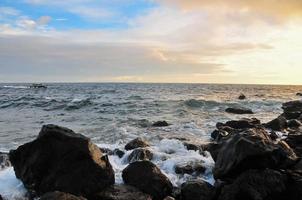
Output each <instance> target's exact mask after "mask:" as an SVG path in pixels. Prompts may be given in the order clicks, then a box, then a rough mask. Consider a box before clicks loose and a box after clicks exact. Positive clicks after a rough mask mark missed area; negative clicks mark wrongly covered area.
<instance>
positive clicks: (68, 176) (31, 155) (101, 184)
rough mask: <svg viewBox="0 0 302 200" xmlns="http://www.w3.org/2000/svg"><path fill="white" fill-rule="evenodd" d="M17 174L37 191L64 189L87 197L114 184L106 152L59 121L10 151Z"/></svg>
mask: <svg viewBox="0 0 302 200" xmlns="http://www.w3.org/2000/svg"><path fill="white" fill-rule="evenodd" d="M9 157H10V160H11V163H12V165H13V167H14V170H15V173H16V177H17V178H18V179H21V180H22V182H23V183H24V185H25V187H26V188H27V189H28V190H29V191H32V192H36V194H37V195H41V194H44V193H46V192H51V191H62V192H66V193H71V194H74V195H78V196H84V197H87V196H89V195H90V194H92V193H94V192H96V191H101V190H102V189H104V188H105V187H107V186H110V185H112V184H114V171H113V169H112V167H111V165H110V163H109V160H108V158H107V156H103V155H102V153H101V151H100V150H99V148H98V147H97V146H96V145H94V144H93V143H92V142H91V141H90V139H89V138H87V137H85V136H83V135H81V134H76V133H74V132H73V131H72V130H70V129H67V128H64V127H59V126H56V125H45V126H43V127H42V129H41V131H40V133H39V136H38V137H37V139H35V140H34V141H32V142H29V143H27V144H24V145H22V146H20V147H18V148H17V150H12V151H10V153H9Z"/></svg>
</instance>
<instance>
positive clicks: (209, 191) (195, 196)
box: [181, 180, 243, 200]
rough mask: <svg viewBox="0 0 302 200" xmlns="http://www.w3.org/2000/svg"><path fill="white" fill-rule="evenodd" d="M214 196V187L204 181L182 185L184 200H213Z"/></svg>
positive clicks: (182, 197)
mask: <svg viewBox="0 0 302 200" xmlns="http://www.w3.org/2000/svg"><path fill="white" fill-rule="evenodd" d="M214 195H215V189H214V187H213V186H212V185H210V184H209V183H207V182H205V181H202V180H196V181H188V182H186V183H183V184H182V185H181V199H182V200H212V199H213V198H214ZM242 200H243V199H242Z"/></svg>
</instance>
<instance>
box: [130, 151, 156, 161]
mask: <svg viewBox="0 0 302 200" xmlns="http://www.w3.org/2000/svg"><path fill="white" fill-rule="evenodd" d="M152 158H153V153H152V152H151V151H150V150H148V149H144V148H137V149H134V150H133V151H132V153H131V154H130V155H129V157H128V161H129V162H130V163H131V162H135V161H140V160H152Z"/></svg>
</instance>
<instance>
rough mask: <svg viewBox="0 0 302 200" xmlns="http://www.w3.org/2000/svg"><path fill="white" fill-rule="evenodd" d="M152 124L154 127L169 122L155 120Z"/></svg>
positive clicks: (165, 124) (166, 124) (162, 125)
mask: <svg viewBox="0 0 302 200" xmlns="http://www.w3.org/2000/svg"><path fill="white" fill-rule="evenodd" d="M152 126H154V127H164V126H169V124H168V122H166V121H157V122H154V123H153V124H152Z"/></svg>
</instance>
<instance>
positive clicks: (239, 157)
mask: <svg viewBox="0 0 302 200" xmlns="http://www.w3.org/2000/svg"><path fill="white" fill-rule="evenodd" d="M218 147H219V148H218V150H217V151H218V154H217V159H216V162H215V167H214V171H213V172H214V176H215V178H216V179H217V178H220V179H224V178H228V177H234V176H236V175H238V174H240V173H241V172H243V171H245V170H248V169H265V168H274V169H275V168H286V167H288V166H290V165H293V164H294V163H295V162H296V160H297V157H296V155H295V153H294V152H293V150H292V149H291V148H290V147H289V146H288V145H287V144H286V143H285V142H280V143H278V144H275V143H274V142H273V141H272V140H271V139H270V137H269V136H268V133H267V132H266V131H265V130H264V129H262V128H253V129H248V130H246V131H243V132H241V133H237V134H233V135H232V136H231V137H229V138H228V139H226V140H224V141H223V142H221V143H220V144H218Z"/></svg>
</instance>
